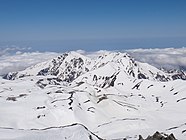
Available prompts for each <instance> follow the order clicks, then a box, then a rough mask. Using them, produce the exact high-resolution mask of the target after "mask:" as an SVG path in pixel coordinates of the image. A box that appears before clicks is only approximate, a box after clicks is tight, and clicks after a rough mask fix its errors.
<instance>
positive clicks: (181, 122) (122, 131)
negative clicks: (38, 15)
mask: <svg viewBox="0 0 186 140" xmlns="http://www.w3.org/2000/svg"><path fill="white" fill-rule="evenodd" d="M185 77H186V76H185V73H176V72H173V73H170V72H166V71H162V70H159V69H157V68H155V67H153V66H151V65H149V64H147V63H141V62H139V61H136V60H134V59H133V58H132V57H131V56H130V55H128V54H127V53H120V52H103V53H101V54H99V55H98V56H96V57H89V56H88V55H87V56H84V55H81V54H79V53H77V52H69V53H64V54H62V55H60V56H58V57H56V58H54V59H52V60H49V61H46V62H42V63H39V64H36V65H34V66H31V67H28V68H27V69H25V70H23V71H18V72H11V73H8V74H7V75H5V76H4V77H2V78H1V79H0V105H1V108H0V140H4V139H13V140H22V139H28V140H33V139H34V140H35V139H64V140H65V139H69V140H72V139H79V140H80V139H81V140H82V139H90V140H92V139H95V140H96V139H124V138H126V139H129V140H130V139H131V140H137V139H138V135H142V136H143V137H146V136H147V135H149V134H153V133H154V132H156V131H159V132H163V133H166V134H170V133H174V135H175V137H176V138H177V139H179V140H184V139H186V109H184V106H186V80H184V79H185ZM10 134H11V135H10Z"/></svg>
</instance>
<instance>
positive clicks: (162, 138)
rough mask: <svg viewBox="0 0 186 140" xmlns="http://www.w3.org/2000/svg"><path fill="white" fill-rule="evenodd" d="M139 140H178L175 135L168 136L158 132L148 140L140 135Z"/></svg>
mask: <svg viewBox="0 0 186 140" xmlns="http://www.w3.org/2000/svg"><path fill="white" fill-rule="evenodd" d="M138 140H176V138H175V137H174V135H173V134H170V135H166V134H161V133H159V132H158V131H157V132H156V133H154V135H153V136H148V137H147V138H146V139H143V137H142V136H141V135H139V139H138Z"/></svg>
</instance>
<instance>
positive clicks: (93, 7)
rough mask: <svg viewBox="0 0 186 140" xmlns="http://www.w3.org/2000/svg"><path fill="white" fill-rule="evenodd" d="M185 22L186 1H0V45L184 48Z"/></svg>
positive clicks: (49, 48) (74, 47)
mask: <svg viewBox="0 0 186 140" xmlns="http://www.w3.org/2000/svg"><path fill="white" fill-rule="evenodd" d="M185 25H186V1H185V0H0V46H6V44H8V45H9V44H13V43H15V44H16V43H17V44H18V45H20V44H21V45H23V46H24V45H25V44H26V45H28V46H31V47H33V48H34V47H35V48H38V47H40V50H43V49H48V50H52V43H53V48H54V47H56V49H62V50H73V49H85V50H86V49H88V48H89V50H98V49H109V50H110V49H125V48H138V47H144V48H148V47H182V46H186V26H185ZM25 42H26V43H25ZM88 46H89V47H88ZM90 47H91V48H90Z"/></svg>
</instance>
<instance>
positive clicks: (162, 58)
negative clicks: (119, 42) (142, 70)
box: [127, 48, 186, 69]
mask: <svg viewBox="0 0 186 140" xmlns="http://www.w3.org/2000/svg"><path fill="white" fill-rule="evenodd" d="M127 52H128V53H130V54H131V55H132V56H133V57H134V58H135V59H136V60H138V61H141V62H146V63H149V64H151V65H154V66H156V67H159V68H160V67H165V68H175V69H177V68H182V69H186V48H166V49H133V50H127Z"/></svg>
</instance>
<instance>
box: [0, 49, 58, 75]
mask: <svg viewBox="0 0 186 140" xmlns="http://www.w3.org/2000/svg"><path fill="white" fill-rule="evenodd" d="M58 55H59V53H54V52H43V53H41V52H20V51H19V52H16V53H14V54H11V55H10V54H9V53H5V51H4V54H3V55H2V56H0V75H4V74H6V73H8V72H12V71H19V70H24V69H25V68H27V67H29V66H31V65H34V64H37V63H39V62H43V61H47V60H50V59H52V58H54V57H56V56H58Z"/></svg>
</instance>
